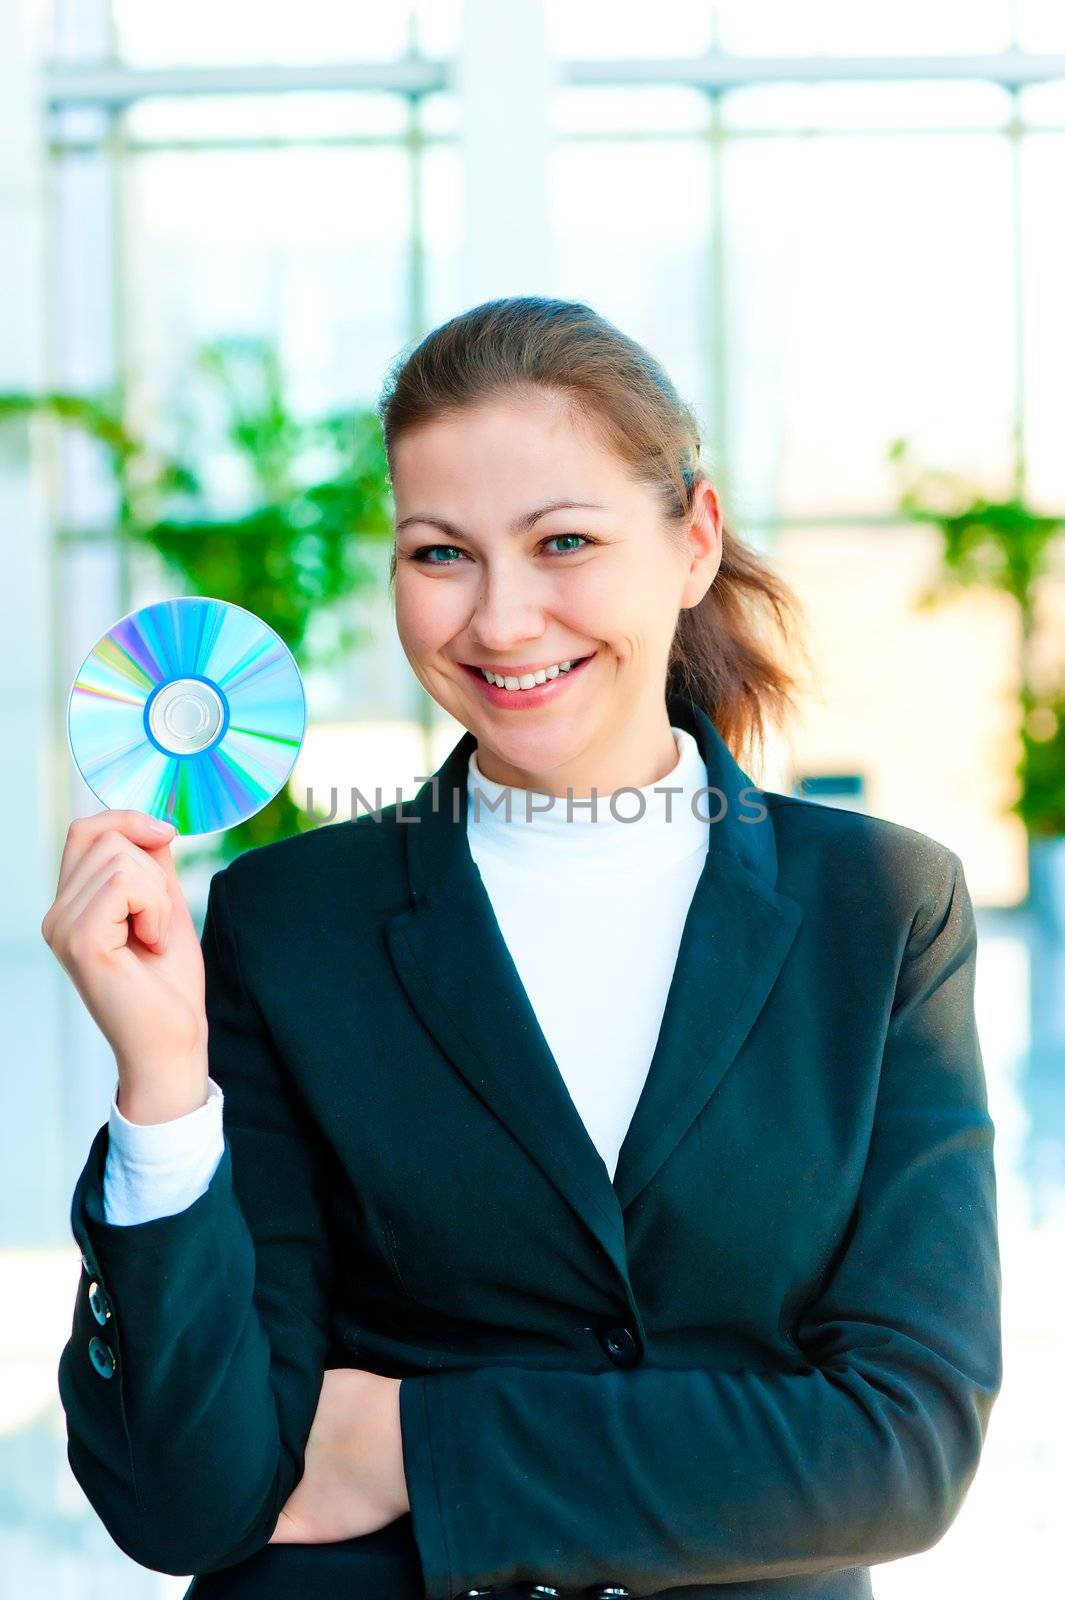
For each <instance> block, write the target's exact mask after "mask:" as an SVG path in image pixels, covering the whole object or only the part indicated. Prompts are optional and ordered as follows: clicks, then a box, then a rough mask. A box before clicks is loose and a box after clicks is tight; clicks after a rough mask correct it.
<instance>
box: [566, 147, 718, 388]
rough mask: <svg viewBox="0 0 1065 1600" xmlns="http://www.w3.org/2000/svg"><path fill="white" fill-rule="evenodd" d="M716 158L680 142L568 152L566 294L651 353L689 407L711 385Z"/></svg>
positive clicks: (701, 149)
mask: <svg viewBox="0 0 1065 1600" xmlns="http://www.w3.org/2000/svg"><path fill="white" fill-rule="evenodd" d="M709 194H710V151H709V147H708V146H707V145H703V144H697V143H694V142H692V143H688V142H687V141H679V140H675V141H671V142H670V143H668V144H665V143H662V144H655V143H647V144H633V143H629V142H626V141H623V140H605V141H604V142H603V143H598V142H597V143H595V144H587V145H581V144H568V145H561V144H560V145H559V146H558V147H557V149H556V151H555V154H554V156H553V159H552V167H551V196H552V207H553V219H554V237H555V241H556V259H557V263H558V272H557V279H558V287H557V289H556V290H555V292H556V293H558V294H559V295H560V296H561V297H563V298H565V299H576V300H584V301H587V302H588V303H590V304H591V305H592V306H593V307H594V308H595V309H596V310H597V311H599V312H601V313H602V314H603V315H604V316H606V317H608V318H609V319H610V320H611V321H612V322H616V323H617V324H618V326H619V327H621V328H622V329H623V330H624V331H625V332H626V333H628V334H631V335H632V337H634V338H636V339H638V340H639V341H640V342H641V343H642V344H645V345H647V346H648V348H649V349H650V350H651V352H652V354H654V355H655V356H656V357H657V358H658V360H659V361H661V362H662V363H663V365H664V366H665V367H666V369H667V370H668V372H669V374H670V376H671V378H672V379H673V381H674V383H675V384H676V385H677V387H678V389H679V390H680V391H681V394H682V395H683V397H684V398H685V399H686V400H688V401H689V402H696V403H697V402H698V401H699V400H700V399H701V398H703V396H702V393H701V390H702V387H703V386H704V384H705V382H706V379H707V336H706V330H707V308H708V297H709V276H710V264H709V263H710V255H709V243H708V229H709V218H710V203H709Z"/></svg>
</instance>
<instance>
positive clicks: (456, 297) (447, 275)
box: [381, 145, 466, 378]
mask: <svg viewBox="0 0 1065 1600" xmlns="http://www.w3.org/2000/svg"><path fill="white" fill-rule="evenodd" d="M463 172H464V167H463V162H462V159H461V157H460V154H459V151H458V150H457V149H456V148H455V147H454V146H448V145H436V146H433V147H431V148H430V149H427V150H426V151H425V152H424V153H423V155H422V158H421V174H422V177H421V239H422V249H423V252H424V257H425V312H424V315H425V329H424V330H423V331H425V332H427V331H428V330H429V328H435V327H436V326H437V325H438V324H439V323H441V322H446V321H447V319H448V317H453V316H455V315H456V314H457V313H458V312H459V311H462V310H464V309H465V306H466V299H465V295H464V292H463V289H464V280H465V265H466V254H465V244H466V229H465V187H464V184H463ZM381 376H382V378H383V377H384V374H383V373H382V374H381Z"/></svg>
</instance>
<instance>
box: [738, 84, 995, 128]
mask: <svg viewBox="0 0 1065 1600" xmlns="http://www.w3.org/2000/svg"><path fill="white" fill-rule="evenodd" d="M1010 110H1011V102H1010V95H1009V92H1008V90H1006V89H1003V88H1000V87H999V85H998V84H995V83H955V82H953V81H947V82H942V81H929V82H927V83H919V82H909V83H900V82H897V81H895V82H891V81H888V82H884V83H768V84H758V85H754V86H752V87H750V88H743V89H730V90H729V91H728V93H727V94H726V95H724V96H723V97H722V101H721V119H722V123H723V125H724V126H725V127H726V128H731V129H735V130H736V131H741V130H753V129H759V130H761V129H766V130H769V131H774V132H779V133H784V132H797V133H798V132H802V133H806V132H814V131H817V132H822V131H823V132H826V133H828V132H839V133H848V132H851V131H857V130H862V131H865V132H871V131H873V130H883V132H885V133H895V132H898V131H901V130H903V129H918V128H922V129H929V130H934V129H937V128H944V129H946V128H997V127H1001V126H1002V125H1003V124H1004V123H1005V122H1006V121H1007V120H1008V118H1009V115H1010Z"/></svg>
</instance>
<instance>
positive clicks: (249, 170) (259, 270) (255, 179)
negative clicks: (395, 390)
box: [126, 147, 411, 409]
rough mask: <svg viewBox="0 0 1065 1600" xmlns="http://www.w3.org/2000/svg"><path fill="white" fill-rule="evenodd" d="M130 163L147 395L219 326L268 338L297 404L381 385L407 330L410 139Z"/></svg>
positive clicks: (167, 381)
mask: <svg viewBox="0 0 1065 1600" xmlns="http://www.w3.org/2000/svg"><path fill="white" fill-rule="evenodd" d="M127 172H128V176H127V202H126V204H127V235H126V237H127V245H126V249H127V261H126V280H127V301H126V316H127V323H128V332H127V343H128V350H129V361H130V364H131V365H132V366H133V367H134V368H135V369H136V370H137V371H138V373H139V376H140V379H141V381H142V383H143V385H145V389H144V392H143V394H142V399H143V400H144V402H145V403H148V404H151V405H153V406H154V405H155V404H156V403H157V402H159V400H160V398H161V394H162V391H163V390H164V389H167V388H169V387H170V386H172V385H174V384H175V383H177V382H179V381H180V380H181V379H183V378H184V376H185V374H186V372H187V366H186V363H187V360H188V358H189V356H190V354H191V352H192V350H193V347H194V346H195V345H197V344H198V343H200V342H201V341H203V340H206V339H208V338H211V337H214V336H217V335H222V334H255V335H264V336H266V337H268V338H270V339H271V340H273V341H274V342H275V343H276V345H277V347H278V349H279V351H280V353H281V356H282V359H283V362H284V365H285V367H286V369H287V370H288V371H289V373H290V375H291V379H292V382H293V384H294V385H295V387H296V392H295V393H294V394H293V399H294V400H295V401H298V403H299V405H300V407H301V409H302V408H312V409H313V408H317V407H327V406H331V405H334V404H337V405H339V404H344V403H350V402H352V401H353V400H355V399H356V397H360V396H361V397H363V398H364V399H366V400H369V399H370V398H371V397H373V395H374V393H375V391H376V387H377V382H378V378H379V374H380V371H381V369H382V367H383V365H384V364H385V363H386V362H387V360H388V359H389V357H390V355H391V354H392V352H393V350H394V348H395V347H396V346H397V344H399V343H400V342H401V340H402V338H403V336H404V335H405V333H406V318H407V311H406V294H407V282H408V276H407V259H408V254H409V248H410V245H409V241H410V231H411V226H410V224H411V218H410V183H409V179H408V157H407V155H406V153H405V152H404V151H402V150H399V149H388V148H387V147H386V148H367V149H360V150H344V149H339V150H323V149H317V150H314V149H311V150H299V149H288V150H267V151H255V150H251V151H211V152H188V151H186V152H166V153H156V154H150V155H149V154H145V155H140V156H136V157H133V158H131V159H130V161H129V163H128V169H127ZM149 387H150V390H151V393H150V394H149V393H148V388H149Z"/></svg>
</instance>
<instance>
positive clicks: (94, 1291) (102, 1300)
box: [89, 1282, 111, 1326]
mask: <svg viewBox="0 0 1065 1600" xmlns="http://www.w3.org/2000/svg"><path fill="white" fill-rule="evenodd" d="M89 1305H90V1306H91V1307H92V1314H93V1316H94V1317H95V1318H96V1320H97V1322H99V1323H100V1324H101V1326H102V1325H103V1323H105V1322H106V1321H107V1319H108V1317H109V1316H110V1315H111V1302H110V1300H108V1298H107V1296H106V1295H105V1294H104V1292H103V1290H102V1289H101V1288H100V1285H99V1284H98V1283H95V1282H94V1283H90V1285H89Z"/></svg>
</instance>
